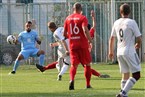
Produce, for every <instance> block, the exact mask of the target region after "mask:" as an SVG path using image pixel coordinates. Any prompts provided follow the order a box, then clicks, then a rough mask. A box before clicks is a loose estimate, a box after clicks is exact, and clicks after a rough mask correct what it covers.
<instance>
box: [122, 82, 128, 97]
mask: <svg viewBox="0 0 145 97" xmlns="http://www.w3.org/2000/svg"><path fill="white" fill-rule="evenodd" d="M126 82H127V80H121V90H122V89H123V88H124V86H125V84H126ZM124 96H126V97H127V96H128V94H127V93H126V94H125V95H124Z"/></svg>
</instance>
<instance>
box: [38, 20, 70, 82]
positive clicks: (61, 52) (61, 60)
mask: <svg viewBox="0 0 145 97" xmlns="http://www.w3.org/2000/svg"><path fill="white" fill-rule="evenodd" d="M48 27H49V29H50V30H51V32H52V33H53V37H54V39H55V41H56V42H55V43H50V46H51V47H55V46H58V49H57V54H58V60H57V62H53V63H50V64H48V65H47V66H44V67H43V66H40V65H38V64H37V65H36V67H37V68H38V69H39V70H40V71H41V72H43V71H45V70H48V69H53V68H57V69H58V71H59V74H58V79H57V80H59V81H60V80H61V77H62V75H63V74H64V73H65V72H66V71H67V69H68V66H69V64H70V57H69V55H66V54H65V49H64V47H63V45H62V40H65V43H66V45H67V46H68V45H69V43H68V39H65V38H64V36H63V30H64V28H63V27H57V26H56V24H55V23H54V22H48Z"/></svg>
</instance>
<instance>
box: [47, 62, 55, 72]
mask: <svg viewBox="0 0 145 97" xmlns="http://www.w3.org/2000/svg"><path fill="white" fill-rule="evenodd" d="M57 63H58V62H53V63H50V64H48V65H47V66H45V67H44V70H47V69H53V68H56V64H57Z"/></svg>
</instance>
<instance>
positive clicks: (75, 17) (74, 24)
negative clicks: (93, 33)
mask: <svg viewBox="0 0 145 97" xmlns="http://www.w3.org/2000/svg"><path fill="white" fill-rule="evenodd" d="M81 12H82V6H81V4H80V3H75V4H74V5H73V14H71V15H69V16H68V17H67V18H66V20H65V23H64V36H65V37H68V39H69V43H70V46H69V48H70V49H69V50H70V51H69V50H68V47H67V46H66V45H65V44H64V46H65V49H66V54H70V58H71V67H70V85H69V90H74V79H75V75H76V71H77V67H78V65H79V63H81V64H84V75H85V78H86V88H91V85H90V80H91V66H90V62H91V54H90V52H89V49H88V48H89V46H90V45H91V46H92V39H91V37H90V33H89V30H88V28H87V25H88V20H87V18H86V16H84V15H82V14H81Z"/></svg>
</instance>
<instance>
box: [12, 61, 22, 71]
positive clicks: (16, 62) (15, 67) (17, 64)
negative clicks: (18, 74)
mask: <svg viewBox="0 0 145 97" xmlns="http://www.w3.org/2000/svg"><path fill="white" fill-rule="evenodd" d="M19 64H20V61H18V60H16V61H15V63H14V67H13V71H16V69H17V68H18V66H19Z"/></svg>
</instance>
